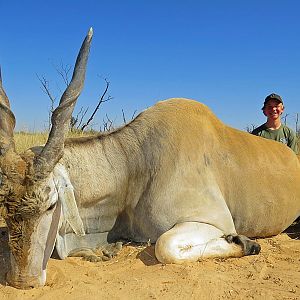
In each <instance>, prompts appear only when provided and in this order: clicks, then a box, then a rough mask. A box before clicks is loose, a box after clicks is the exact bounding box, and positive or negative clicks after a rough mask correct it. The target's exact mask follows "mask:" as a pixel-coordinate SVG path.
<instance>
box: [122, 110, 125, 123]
mask: <svg viewBox="0 0 300 300" xmlns="http://www.w3.org/2000/svg"><path fill="white" fill-rule="evenodd" d="M122 116H123V122H124V124H126V118H125V113H124V110H123V108H122Z"/></svg>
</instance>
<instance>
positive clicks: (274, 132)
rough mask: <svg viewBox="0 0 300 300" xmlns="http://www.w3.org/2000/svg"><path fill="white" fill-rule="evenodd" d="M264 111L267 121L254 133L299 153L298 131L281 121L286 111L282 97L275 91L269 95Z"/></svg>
mask: <svg viewBox="0 0 300 300" xmlns="http://www.w3.org/2000/svg"><path fill="white" fill-rule="evenodd" d="M262 111H263V113H264V115H265V116H266V117H267V122H266V123H264V124H262V125H261V126H259V127H257V128H255V129H254V130H253V131H252V134H254V135H258V136H262V137H264V138H267V139H271V140H274V141H278V142H281V143H283V144H286V145H287V146H289V147H290V148H291V149H292V150H293V151H294V152H295V153H296V154H298V144H297V136H296V133H295V132H294V131H293V130H292V129H291V128H289V127H287V126H286V125H284V124H282V123H281V115H282V113H283V111H284V106H283V101H282V99H281V97H280V96H279V95H277V94H274V93H273V94H270V95H268V96H267V97H266V99H265V102H264V106H263V108H262Z"/></svg>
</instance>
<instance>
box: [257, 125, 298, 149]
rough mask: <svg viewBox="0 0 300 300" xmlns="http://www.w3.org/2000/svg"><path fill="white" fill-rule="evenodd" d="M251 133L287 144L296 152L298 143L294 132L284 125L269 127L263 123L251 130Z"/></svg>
mask: <svg viewBox="0 0 300 300" xmlns="http://www.w3.org/2000/svg"><path fill="white" fill-rule="evenodd" d="M252 134H254V135H258V136H262V137H264V138H266V139H270V140H274V141H277V142H280V143H283V144H285V145H287V146H289V147H290V148H291V149H292V150H293V151H294V152H295V153H296V154H298V143H297V136H296V133H295V132H294V131H293V130H292V129H291V128H289V127H287V126H286V125H283V124H281V126H280V127H279V128H278V129H275V130H272V129H269V128H268V127H267V126H266V124H263V125H261V126H259V127H257V128H255V129H254V130H253V131H252Z"/></svg>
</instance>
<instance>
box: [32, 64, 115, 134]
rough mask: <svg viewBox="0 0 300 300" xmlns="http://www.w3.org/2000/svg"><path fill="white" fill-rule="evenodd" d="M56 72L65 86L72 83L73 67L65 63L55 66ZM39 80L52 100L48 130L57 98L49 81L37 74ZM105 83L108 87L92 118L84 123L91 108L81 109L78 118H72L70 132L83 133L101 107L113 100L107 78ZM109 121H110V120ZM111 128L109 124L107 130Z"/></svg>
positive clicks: (43, 89)
mask: <svg viewBox="0 0 300 300" xmlns="http://www.w3.org/2000/svg"><path fill="white" fill-rule="evenodd" d="M54 68H55V70H56V72H57V73H58V74H59V75H60V77H61V78H62V80H63V82H64V84H65V85H66V86H68V85H69V83H70V80H69V78H70V72H71V69H72V67H71V66H70V65H64V64H63V63H61V64H60V66H59V67H57V66H54ZM37 78H38V80H39V81H40V83H41V89H42V91H43V92H44V93H45V94H46V95H47V96H48V98H49V99H50V108H49V114H48V116H49V117H48V129H50V128H51V115H52V112H53V111H54V106H55V101H56V97H54V96H53V94H52V92H51V91H50V86H49V81H48V80H47V79H46V77H45V76H39V75H38V74H37ZM104 81H105V82H106V86H105V89H104V92H103V93H102V95H101V97H100V98H99V100H98V103H97V105H96V107H95V109H94V110H93V112H92V114H91V115H90V117H89V118H88V120H87V121H86V122H85V123H84V122H83V120H84V118H85V117H86V115H87V112H88V110H89V108H88V107H87V108H83V107H81V108H80V110H79V112H78V113H77V115H76V116H72V118H71V121H70V130H74V129H78V130H81V131H83V130H84V129H86V128H87V127H88V126H89V125H90V124H91V122H92V120H93V119H94V117H95V115H96V113H97V111H98V109H99V107H100V105H101V104H102V103H104V102H107V101H109V100H111V99H113V98H112V97H111V96H109V95H108V96H107V95H106V94H107V92H108V89H109V85H110V82H109V81H108V80H107V79H106V78H105V79H104ZM108 120H109V119H108ZM108 127H109V128H111V127H112V123H111V124H110V123H108V124H107V126H106V128H108Z"/></svg>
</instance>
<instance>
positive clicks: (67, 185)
mask: <svg viewBox="0 0 300 300" xmlns="http://www.w3.org/2000/svg"><path fill="white" fill-rule="evenodd" d="M53 175H54V182H55V185H56V188H57V191H58V198H59V200H60V201H61V204H62V213H63V216H64V218H65V220H66V221H67V222H68V223H69V224H70V226H71V227H72V229H73V230H74V232H75V233H76V234H77V235H80V236H84V235H85V232H84V227H83V223H82V220H81V218H80V215H79V211H78V207H77V204H76V200H75V195H74V188H73V186H72V184H71V181H70V179H69V175H68V173H67V170H66V168H65V167H64V166H63V165H62V164H57V165H56V166H55V168H54V170H53Z"/></svg>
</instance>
